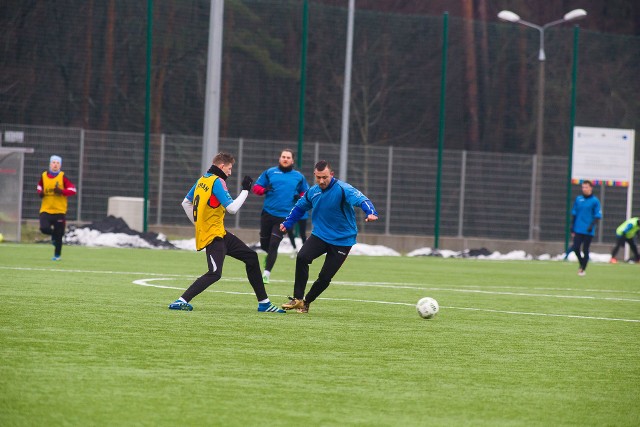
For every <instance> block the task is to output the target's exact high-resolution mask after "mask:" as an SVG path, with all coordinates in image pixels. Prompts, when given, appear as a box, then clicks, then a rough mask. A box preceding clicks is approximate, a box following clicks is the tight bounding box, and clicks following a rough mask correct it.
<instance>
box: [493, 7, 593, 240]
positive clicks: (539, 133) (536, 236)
mask: <svg viewBox="0 0 640 427" xmlns="http://www.w3.org/2000/svg"><path fill="white" fill-rule="evenodd" d="M585 16H587V12H586V11H585V10H584V9H574V10H572V11H571V12H568V13H566V14H565V15H564V16H563V17H562V19H558V20H557V21H552V22H549V23H547V24H544V25H542V26H540V25H536V24H532V23H531V22H527V21H524V20H522V19H520V16H518V15H517V14H516V13H513V12H511V11H509V10H503V11H501V12H500V13H498V18H500V19H501V20H503V21H507V22H513V23H516V24H522V25H525V26H527V27H531V28H535V29H536V30H538V32H539V33H540V50H539V52H538V63H539V67H538V105H537V110H538V111H537V125H536V164H535V188H534V203H533V215H532V224H531V231H530V233H529V239H530V240H534V241H539V240H540V202H541V194H542V156H543V147H544V145H543V144H544V85H545V82H544V78H545V75H544V62H545V60H546V56H545V53H544V32H545V30H546V29H547V28H549V27H552V26H554V25H558V24H562V23H564V22H569V21H575V20H576V19H581V18H584V17H585Z"/></svg>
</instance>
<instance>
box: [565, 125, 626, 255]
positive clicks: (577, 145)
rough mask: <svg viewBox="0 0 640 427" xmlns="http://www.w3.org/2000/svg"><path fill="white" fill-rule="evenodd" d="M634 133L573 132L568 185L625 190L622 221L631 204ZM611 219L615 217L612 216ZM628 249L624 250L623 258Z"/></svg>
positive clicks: (606, 130) (578, 129)
mask: <svg viewBox="0 0 640 427" xmlns="http://www.w3.org/2000/svg"><path fill="white" fill-rule="evenodd" d="M635 139H636V133H635V130H633V129H612V128H592V127H583V126H575V127H574V128H573V158H572V165H571V181H572V182H573V183H574V184H579V183H580V182H582V181H584V180H590V181H592V182H593V183H594V184H595V185H598V184H599V185H608V186H615V187H626V188H627V212H626V218H631V206H632V204H633V160H634V146H635ZM611 216H612V217H615V216H617V215H615V214H613V213H612V215H611ZM628 256H629V249H628V248H627V247H626V246H625V258H628Z"/></svg>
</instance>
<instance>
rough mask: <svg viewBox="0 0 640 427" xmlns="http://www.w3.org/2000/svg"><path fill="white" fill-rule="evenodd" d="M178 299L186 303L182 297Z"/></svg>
mask: <svg viewBox="0 0 640 427" xmlns="http://www.w3.org/2000/svg"><path fill="white" fill-rule="evenodd" d="M178 301H182V302H184V303H186V302H187V301H186V300H185V299H184V298H182V297H180V298H178Z"/></svg>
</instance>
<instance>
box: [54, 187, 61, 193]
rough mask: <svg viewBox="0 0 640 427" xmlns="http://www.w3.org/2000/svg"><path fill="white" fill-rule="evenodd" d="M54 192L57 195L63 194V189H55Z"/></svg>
mask: <svg viewBox="0 0 640 427" xmlns="http://www.w3.org/2000/svg"><path fill="white" fill-rule="evenodd" d="M53 192H54V193H56V194H62V188H60V187H56V188H54V189H53Z"/></svg>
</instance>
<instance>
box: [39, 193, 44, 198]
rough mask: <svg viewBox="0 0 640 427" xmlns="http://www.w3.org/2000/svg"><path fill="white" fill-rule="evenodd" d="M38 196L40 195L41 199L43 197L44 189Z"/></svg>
mask: <svg viewBox="0 0 640 427" xmlns="http://www.w3.org/2000/svg"><path fill="white" fill-rule="evenodd" d="M38 196H40V198H41V199H42V198H43V197H44V191H41V192H39V193H38Z"/></svg>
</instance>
